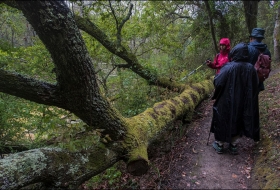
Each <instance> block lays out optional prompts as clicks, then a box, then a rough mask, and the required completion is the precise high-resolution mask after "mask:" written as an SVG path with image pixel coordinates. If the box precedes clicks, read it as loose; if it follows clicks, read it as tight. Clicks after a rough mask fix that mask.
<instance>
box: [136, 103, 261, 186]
mask: <svg viewBox="0 0 280 190" xmlns="http://www.w3.org/2000/svg"><path fill="white" fill-rule="evenodd" d="M212 105H213V101H211V100H206V101H204V102H203V103H201V105H200V106H199V107H198V108H197V109H196V115H195V118H196V119H195V120H194V121H192V123H191V124H189V125H188V126H186V127H188V130H187V132H186V135H185V136H184V137H183V138H182V139H181V140H180V141H178V142H176V143H175V144H174V146H173V148H172V150H171V151H170V152H169V153H167V154H165V155H163V156H162V157H160V158H156V159H154V160H153V159H151V162H152V167H151V171H149V174H147V175H145V176H142V177H138V178H135V180H136V181H137V182H138V184H140V187H139V188H140V189H147V188H153V189H251V181H250V179H251V168H252V165H253V158H252V157H253V150H254V149H255V146H256V144H255V142H254V141H252V140H251V139H247V138H245V137H242V138H241V139H239V144H238V155H232V154H230V152H229V151H225V152H224V153H223V154H218V153H216V152H215V150H214V148H213V147H212V143H213V142H214V134H213V133H211V134H210V138H209V143H208V145H207V141H208V137H209V129H210V125H211V119H212ZM225 147H227V145H226V146H225ZM152 179H153V180H152Z"/></svg>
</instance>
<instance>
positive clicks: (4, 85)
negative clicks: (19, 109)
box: [0, 69, 62, 107]
mask: <svg viewBox="0 0 280 190" xmlns="http://www.w3.org/2000/svg"><path fill="white" fill-rule="evenodd" d="M0 91H1V92H4V93H7V94H10V95H13V96H17V97H20V98H24V99H27V100H30V101H34V102H37V103H39V104H45V105H55V106H58V107H62V104H61V97H59V96H57V86H56V85H53V84H49V83H46V82H42V81H38V80H35V79H33V78H27V77H24V76H22V75H20V74H18V73H13V72H9V71H5V70H2V69H0Z"/></svg>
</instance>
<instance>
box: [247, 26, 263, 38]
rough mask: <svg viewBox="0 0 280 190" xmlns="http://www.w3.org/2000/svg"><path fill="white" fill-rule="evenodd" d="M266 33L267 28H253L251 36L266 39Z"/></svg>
mask: <svg viewBox="0 0 280 190" xmlns="http://www.w3.org/2000/svg"><path fill="white" fill-rule="evenodd" d="M264 33H265V30H264V29H262V28H253V30H252V33H251V35H250V36H249V37H254V38H263V39H264Z"/></svg>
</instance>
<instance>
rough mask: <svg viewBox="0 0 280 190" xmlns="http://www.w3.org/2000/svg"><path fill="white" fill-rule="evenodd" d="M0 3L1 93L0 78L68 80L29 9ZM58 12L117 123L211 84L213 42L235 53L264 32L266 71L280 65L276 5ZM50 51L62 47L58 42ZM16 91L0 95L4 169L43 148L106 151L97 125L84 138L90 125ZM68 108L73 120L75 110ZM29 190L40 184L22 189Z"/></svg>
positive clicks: (119, 4) (141, 5)
mask: <svg viewBox="0 0 280 190" xmlns="http://www.w3.org/2000/svg"><path fill="white" fill-rule="evenodd" d="M1 2H2V1H0V69H1V73H0V75H2V77H1V79H2V80H3V79H4V78H6V82H5V84H7V86H9V85H10V86H16V85H14V83H13V82H7V81H13V80H14V78H8V77H7V76H8V75H4V74H3V73H6V72H11V73H20V75H21V76H22V77H28V78H32V79H34V80H36V81H44V82H46V83H49V84H53V85H56V84H59V82H58V81H59V77H60V76H62V75H63V74H61V73H63V72H65V73H66V72H67V71H66V70H67V67H65V70H59V69H61V67H58V66H57V65H59V64H58V63H57V62H58V61H59V59H57V60H55V58H54V57H55V56H53V54H54V53H53V52H52V51H51V50H50V49H52V47H51V46H50V45H49V44H47V45H46V41H45V40H46V39H47V38H48V35H49V38H50V41H51V40H52V39H54V38H53V36H55V35H53V34H48V31H47V30H45V31H43V32H42V31H40V32H39V31H36V29H34V28H35V27H34V24H33V23H32V24H33V25H32V24H31V23H30V21H29V20H27V19H26V17H29V16H26V15H27V13H26V12H27V11H26V10H27V9H24V8H21V7H23V5H20V3H18V5H11V4H10V3H6V2H5V1H3V2H4V3H1ZM64 2H65V4H66V5H67V7H69V9H70V11H71V12H72V13H73V15H76V16H75V22H76V23H77V26H78V28H79V29H80V33H81V36H82V40H83V42H84V43H85V46H86V49H87V53H88V54H87V55H88V56H89V58H90V61H91V63H92V65H93V68H94V75H95V79H96V83H97V84H98V88H99V91H100V94H101V96H102V97H104V99H106V101H108V102H109V104H110V106H112V109H113V110H118V112H119V113H120V115H122V117H124V118H132V117H135V116H138V115H140V114H141V113H143V112H144V111H145V110H147V109H149V108H151V107H153V106H154V105H155V104H156V103H157V102H162V101H165V100H169V99H170V98H173V97H176V96H179V95H180V94H181V93H182V92H183V91H184V88H183V87H182V85H192V84H197V83H200V82H203V81H205V80H209V79H210V80H211V77H213V75H214V71H213V70H212V69H210V68H208V67H207V66H204V65H203V66H202V67H199V66H201V65H202V64H203V63H204V62H205V60H206V59H209V58H210V59H213V57H214V56H215V54H216V53H218V43H219V39H220V38H223V37H227V38H230V40H231V47H234V46H235V45H236V44H237V43H239V42H249V34H250V31H251V29H252V28H254V27H260V28H264V29H265V30H266V33H265V39H264V43H266V44H267V45H268V48H269V49H270V50H271V53H272V58H273V61H274V63H276V62H277V61H278V60H279V51H280V50H279V45H278V42H279V39H280V37H279V32H278V31H279V23H278V19H277V18H278V13H279V2H278V1H247V3H246V2H245V1H64ZM19 7H20V8H19ZM35 9H36V8H35ZM38 9H39V8H38ZM23 10H24V11H23ZM22 11H23V12H22ZM248 15H249V16H248ZM30 17H31V16H30ZM50 20H51V18H50ZM87 22H88V23H87ZM61 25H63V24H61ZM57 27H58V26H57ZM91 27H92V28H91ZM58 28H59V27H58ZM39 29H40V30H42V29H41V28H39ZM92 29H95V31H94V30H92ZM57 30H59V29H57ZM38 33H39V35H38ZM41 35H44V37H45V38H44V40H42V37H41ZM58 35H60V34H58ZM62 37H63V36H62ZM109 42H111V43H109ZM57 44H58V46H61V45H62V43H60V41H57ZM112 44H114V45H115V47H116V48H115V49H114V47H112ZM60 48H63V47H60ZM54 49H55V48H54ZM65 49H67V47H65ZM81 51H82V50H81ZM123 52H128V53H127V54H125V53H123ZM198 67H199V69H198V70H196V68H198ZM69 69H70V68H69ZM193 71H195V72H193ZM189 73H192V75H188V74H189ZM9 76H10V75H9ZM75 77H76V76H73V77H71V75H68V78H65V81H64V82H65V83H67V80H69V83H71V81H72V80H73V81H74V79H75ZM170 82H173V83H172V85H171V84H170ZM1 84H2V83H1ZM77 84H79V83H77ZM173 84H174V85H173ZM18 89H19V90H18V91H16V90H14V89H13V88H11V89H9V88H7V87H6V86H5V88H4V87H3V88H1V93H0V96H1V99H0V156H1V159H2V160H4V159H8V157H9V155H10V154H13V153H17V152H22V151H27V150H32V149H37V148H42V147H59V148H61V149H66V150H68V151H72V152H75V151H77V150H79V151H80V149H83V150H87V149H90V148H91V147H92V146H94V145H95V144H99V143H101V144H105V145H106V143H108V142H110V141H111V140H112V139H113V138H112V136H114V135H112V136H110V135H108V134H110V133H108V134H106V133H103V131H104V129H103V127H102V125H103V124H102V123H101V124H100V126H101V127H100V128H99V126H98V125H97V126H94V127H93V128H91V124H92V123H90V122H88V121H87V119H83V117H81V115H82V114H81V115H79V114H77V113H75V112H74V111H71V109H70V107H71V106H69V109H67V107H66V106H65V107H64V106H59V105H60V104H59V103H57V104H53V105H52V104H51V103H49V102H47V103H46V102H44V100H37V99H36V100H35V101H33V100H32V97H31V96H30V97H28V98H26V97H27V95H26V96H25V95H22V94H24V93H21V90H23V89H20V88H18ZM75 89H77V90H76V91H75ZM78 89H79V85H76V86H75V85H73V86H72V87H71V91H70V92H71V94H72V95H73V94H75V93H76V92H77V93H79V92H78ZM62 94H63V93H62ZM63 95H64V94H63ZM73 104H75V103H73ZM73 106H75V105H73ZM75 107H76V108H75V109H77V110H78V107H79V104H77V105H76V106H75ZM97 107H98V106H97ZM100 109H101V108H100ZM73 110H74V108H73ZM184 117H185V115H184ZM97 120H98V118H97ZM186 120H187V119H186ZM104 125H105V124H104ZM171 127H172V126H171ZM109 132H110V131H109ZM85 133H86V134H87V135H86V136H84V135H85ZM115 139H117V135H116V138H115ZM113 141H114V139H113ZM109 144H110V143H109ZM110 146H111V145H110ZM120 152H123V150H122V151H120ZM96 159H97V158H96ZM118 159H120V158H118ZM124 160H126V159H124ZM108 166H110V167H108V168H109V169H107V171H110V172H107V173H109V174H110V175H109V177H108V176H106V177H105V178H106V180H109V181H110V180H111V182H110V183H113V182H114V179H115V178H116V177H117V176H118V175H119V173H120V171H117V170H116V169H115V167H114V166H113V164H112V163H111V164H109V165H108ZM105 169H106V167H103V168H102V169H98V171H97V172H95V173H94V174H91V175H89V176H87V177H85V178H84V181H79V182H77V183H76V182H75V184H81V183H82V182H85V181H86V180H91V182H92V183H94V182H96V183H98V181H99V180H102V177H100V176H98V175H96V174H98V173H100V172H102V171H104V170H105ZM93 176H95V177H93ZM91 177H93V178H91ZM103 179H104V176H103ZM34 182H40V180H38V181H36V180H35V181H32V182H27V183H26V184H24V185H23V186H26V185H29V184H32V183H34ZM56 185H57V184H56ZM54 186H55V185H54ZM3 187H4V186H3Z"/></svg>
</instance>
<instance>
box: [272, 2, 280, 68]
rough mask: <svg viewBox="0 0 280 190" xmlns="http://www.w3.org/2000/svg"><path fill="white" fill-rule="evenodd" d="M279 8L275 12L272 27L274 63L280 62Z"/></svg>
mask: <svg viewBox="0 0 280 190" xmlns="http://www.w3.org/2000/svg"><path fill="white" fill-rule="evenodd" d="M279 19H280V6H278V9H277V12H276V19H275V25H274V33H273V42H274V58H275V61H276V63H278V62H279V61H280V21H279Z"/></svg>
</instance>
